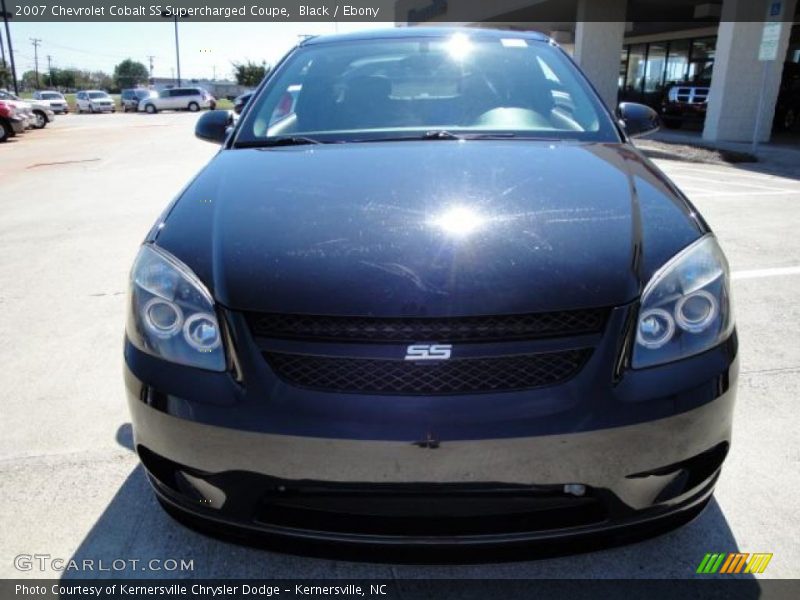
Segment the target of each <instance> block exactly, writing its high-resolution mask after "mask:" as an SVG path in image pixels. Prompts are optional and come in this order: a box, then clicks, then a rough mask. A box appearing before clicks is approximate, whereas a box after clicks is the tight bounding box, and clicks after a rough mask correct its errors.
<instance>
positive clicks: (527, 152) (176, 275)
mask: <svg viewBox="0 0 800 600" xmlns="http://www.w3.org/2000/svg"><path fill="white" fill-rule="evenodd" d="M229 118H230V117H229V114H228V113H226V112H223V111H213V112H210V113H208V114H206V115H204V116H203V117H202V118H201V119H200V120H199V122H198V125H197V134H198V136H199V137H201V138H204V139H208V140H216V141H218V142H219V143H221V144H222V150H221V151H220V152H219V153H218V154H217V155H216V157H215V158H214V159H213V160H212V161H211V162H210V163H209V164H208V165H207V166H206V167H205V168H204V169H203V170H202V171H201V172H200V173H199V174H198V175H197V177H196V178H195V179H194V180H193V181H192V182H191V183H190V184H189V185H188V186H187V187H186V189H185V190H184V191H183V192H182V193H181V194H180V195H179V197H178V198H177V199H176V200H175V201H174V202H173V203H172V204H171V206H170V207H169V208H168V209H167V210H166V212H165V213H164V215H163V216H162V217H161V218H160V219H159V221H158V222H157V224H156V226H155V227H154V228H153V229H152V231H151V232H150V233H149V235H148V236H147V238H146V241H145V243H144V244H143V246H142V247H141V250H140V252H139V255H138V257H137V259H136V262H135V264H134V266H133V270H132V275H131V289H130V305H129V315H128V322H127V328H126V341H125V362H126V370H125V379H126V385H127V390H128V398H129V404H130V411H131V414H132V420H133V425H134V434H135V444H136V449H137V452H138V454H139V456H140V457H141V461H142V463H143V464H144V467H145V469H146V472H147V474H148V476H149V479H150V481H151V483H152V485H153V487H154V489H155V492H156V494H157V496H158V498H159V500H160V501H161V502H162V504H163V505H164V506H165V507H167V508H168V509H169V510H170V512H172V513H173V514H176V515H178V516H183V517H184V518H186V519H189V520H191V521H192V522H194V523H195V524H200V525H205V526H208V527H211V528H213V529H215V530H218V531H236V532H241V533H244V534H252V533H259V532H260V533H262V534H267V535H266V536H256V537H257V538H259V539H261V538H264V537H266V538H268V539H270V540H273V541H274V540H275V539H277V540H283V539H286V540H287V541H288V540H289V539H290V538H291V539H294V540H296V539H298V538H300V539H306V540H317V541H323V542H326V543H327V542H336V543H339V544H341V543H343V542H350V543H353V544H357V543H362V542H363V543H369V544H386V545H391V546H392V547H394V545H398V544H399V545H412V546H416V547H420V548H421V547H426V548H430V547H435V548H441V547H442V545H450V546H455V545H459V546H469V545H470V544H476V545H478V546H479V547H484V546H485V545H492V544H501V545H510V546H505V547H506V548H508V547H511V548H516V549H519V548H520V547H521V546H526V547H530V545H531V544H532V543H533V542H537V541H540V540H541V541H545V540H547V541H548V543H547V544H544V545H542V544H534V545H535V546H537V547H542V546H544V547H550V546H551V545H552V544H553V543H556V542H557V541H559V540H564V539H572V540H575V539H578V540H585V539H592V538H594V539H596V538H597V536H600V537H601V538H602V539H603V540H608V541H609V542H611V541H614V540H619V539H623V540H624V539H628V533H629V532H631V531H637V532H645V534H650V533H652V532H655V531H661V530H663V529H664V528H665V527H667V526H674V525H675V523H677V522H685V521H686V520H688V519H689V518H691V517H693V516H694V515H696V514H697V513H698V512H699V511H700V510H701V509H702V507H703V506H704V505H705V504H706V502H707V501H708V500H709V498H710V497H711V494H712V491H713V488H714V485H715V483H716V480H717V478H718V476H719V474H720V469H721V465H722V462H723V460H724V458H725V455H726V453H727V451H728V446H729V442H730V434H731V417H732V411H733V403H734V394H735V384H736V375H737V364H738V362H737V359H736V356H737V342H736V334H735V331H734V321H733V316H732V314H731V299H730V292H729V276H728V266H727V263H726V259H725V257H724V255H723V253H722V251H721V250H720V247H719V245H718V243H717V240H716V239H715V237H714V236H713V234H712V233H711V232H710V230H709V228H708V226H707V225H706V224H705V222H704V221H703V220H702V218H701V217H700V216H699V215H698V213H697V211H696V210H695V209H694V208H693V207H692V205H691V204H690V203H689V201H688V200H687V199H686V198H685V197H684V196H683V194H682V193H681V192H680V191H679V190H678V189H677V188H676V187H675V186H674V185H673V184H672V183H671V182H670V181H669V180H668V179H667V178H666V177H665V176H664V175H663V174H662V173H661V172H660V171H659V170H658V169H657V168H656V167H655V166H654V165H653V164H651V163H650V162H649V161H648V160H647V159H646V158H644V157H643V156H642V155H641V154H640V153H639V152H638V151H637V150H636V149H635V148H634V147H633V145H632V144H631V142H630V139H629V137H630V136H631V135H635V134H637V133H641V132H643V131H651V130H653V129H654V128H655V127H657V124H658V119H657V117H656V116H655V114H654V113H653V112H652V111H651V110H650V109H648V108H646V107H643V106H639V105H630V104H627V105H626V104H623V105H621V106H620V107H619V109H618V114H617V115H616V116H612V114H611V113H610V112H609V111H608V110H607V109H606V108H605V107H604V105H603V104H602V102H601V101H600V99H599V98H598V96H597V94H596V92H595V91H594V90H593V89H592V87H591V86H590V84H589V83H588V82H587V80H586V79H585V77H584V76H583V75H582V74H581V73H580V71H579V70H578V69H577V67H576V66H575V65H574V64H573V63H572V62H571V60H570V59H569V58H568V57H567V55H566V54H565V53H564V52H563V51H562V50H561V49H560V48H558V46H556V45H555V44H553V43H552V42H550V41H549V40H548V39H547V38H545V37H542V36H539V35H538V34H533V33H517V32H495V31H488V30H440V29H427V28H422V29H416V28H415V29H410V30H409V29H399V30H395V31H388V32H376V33H371V34H359V35H343V36H331V37H327V38H316V39H311V40H307V41H305V42H303V43H302V44H301V45H300V46H298V47H297V48H295V49H294V50H293V51H292V52H290V53H289V54H288V56H287V57H286V58H285V59H284V60H283V61H282V62H281V63H280V65H279V66H278V67H277V68H276V69H275V70H274V72H273V73H272V74H271V75H270V77H269V78H268V79H267V80H266V81H265V82H264V83H263V84H262V85H261V87H260V88H259V89H258V90H257V91H256V92H255V94H254V96H253V98H252V99H251V101H250V102H249V103H248V106H247V108H246V109H245V110H244V113H243V114H242V116H241V118H240V119H239V120H238V121H237V122H236V123H235V124H231V122H230V120H229ZM250 537H252V536H250ZM603 543H605V542H603ZM340 547H341V546H340ZM353 547H357V546H353Z"/></svg>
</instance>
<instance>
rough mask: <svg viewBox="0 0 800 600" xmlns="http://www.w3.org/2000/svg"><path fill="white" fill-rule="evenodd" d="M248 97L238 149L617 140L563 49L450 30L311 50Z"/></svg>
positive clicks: (305, 50)
mask: <svg viewBox="0 0 800 600" xmlns="http://www.w3.org/2000/svg"><path fill="white" fill-rule="evenodd" d="M511 35H512V34H509V36H511ZM255 100H256V105H255V106H254V107H253V108H252V109H251V110H250V111H249V112H248V114H247V116H246V118H245V122H244V123H243V124H242V128H241V130H240V132H239V135H238V137H237V143H241V144H242V145H244V144H254V143H256V142H257V141H258V140H264V139H268V138H273V137H299V136H304V137H310V138H314V139H318V140H320V141H323V142H324V141H353V140H356V139H358V140H363V139H370V138H373V139H385V138H399V137H403V136H404V135H406V134H409V133H413V132H416V133H420V132H423V133H424V132H427V131H437V130H442V131H451V132H455V133H470V132H475V133H486V132H507V133H513V134H516V135H517V136H518V138H519V139H530V138H532V137H546V138H548V139H553V138H556V139H577V140H590V141H618V138H617V136H616V133H615V132H614V129H613V125H612V123H611V121H610V119H609V118H608V115H607V113H606V112H605V111H604V110H603V109H602V105H601V104H600V102H599V101H598V99H597V98H596V96H595V95H594V93H593V92H592V91H591V90H590V89H589V88H588V86H587V85H586V84H585V82H584V81H583V80H582V78H581V76H580V75H579V73H578V72H577V70H576V68H575V67H574V66H573V65H572V63H570V62H569V60H568V59H567V58H566V57H565V56H564V55H563V52H562V51H561V50H559V49H558V48H555V47H553V46H551V45H550V44H548V43H547V42H544V41H539V40H537V39H533V38H525V37H519V36H517V37H509V38H502V37H499V36H498V35H491V36H488V37H487V36H484V35H481V34H480V33H476V34H471V33H463V32H458V33H455V34H452V35H449V36H443V37H440V38H435V37H434V38H409V39H399V40H398V39H391V40H358V41H352V42H347V41H345V42H343V41H339V42H335V43H327V44H326V43H320V44H318V45H315V44H311V45H308V46H304V47H301V48H300V49H299V50H297V51H296V52H295V54H294V55H293V56H292V57H290V58H289V60H288V61H287V63H286V65H285V67H283V68H282V69H281V70H280V71H279V72H278V74H276V76H275V78H274V79H273V80H272V81H271V82H270V84H269V85H268V86H267V88H266V89H265V90H264V92H262V93H261V94H259V96H258V97H257V98H256V99H255ZM484 139H485V138H484Z"/></svg>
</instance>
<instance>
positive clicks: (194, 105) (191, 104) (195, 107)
mask: <svg viewBox="0 0 800 600" xmlns="http://www.w3.org/2000/svg"><path fill="white" fill-rule="evenodd" d="M198 110H200V105H199V104H198V103H197V102H189V111H190V112H197V111H198Z"/></svg>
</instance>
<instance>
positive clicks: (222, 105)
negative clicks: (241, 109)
mask: <svg viewBox="0 0 800 600" xmlns="http://www.w3.org/2000/svg"><path fill="white" fill-rule="evenodd" d="M217 109H218V110H233V102H231V101H230V100H228V99H227V98H218V99H217Z"/></svg>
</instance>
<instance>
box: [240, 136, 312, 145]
mask: <svg viewBox="0 0 800 600" xmlns="http://www.w3.org/2000/svg"><path fill="white" fill-rule="evenodd" d="M324 143H325V142H322V141H320V140H315V139H314V138H310V137H305V136H302V135H290V136H281V137H273V138H267V139H265V140H252V141H246V142H239V143H238V144H236V148H274V147H276V146H305V145H308V144H324Z"/></svg>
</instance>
